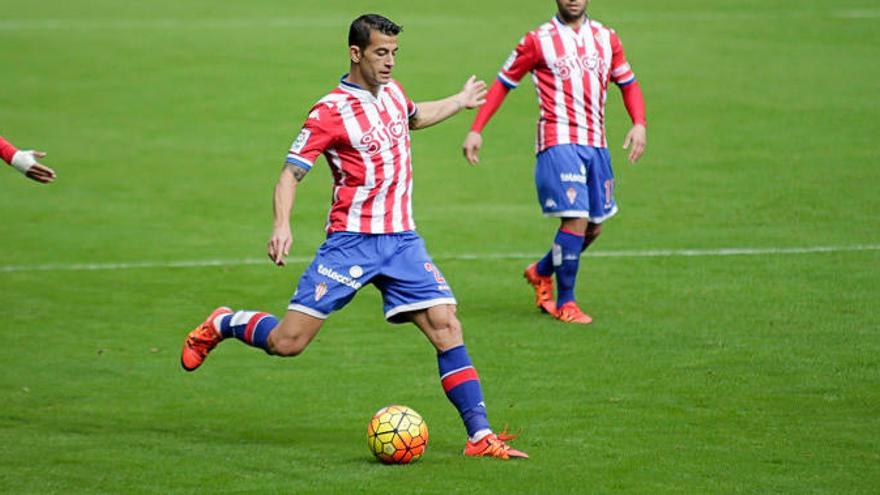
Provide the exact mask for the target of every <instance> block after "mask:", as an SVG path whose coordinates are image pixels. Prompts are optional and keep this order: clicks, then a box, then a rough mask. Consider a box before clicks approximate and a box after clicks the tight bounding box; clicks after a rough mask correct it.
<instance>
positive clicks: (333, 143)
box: [181, 14, 528, 459]
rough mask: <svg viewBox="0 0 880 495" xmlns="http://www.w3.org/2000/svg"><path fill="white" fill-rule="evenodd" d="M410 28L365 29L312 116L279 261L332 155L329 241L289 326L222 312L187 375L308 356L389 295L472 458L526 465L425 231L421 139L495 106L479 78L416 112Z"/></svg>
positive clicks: (301, 289)
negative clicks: (364, 306)
mask: <svg viewBox="0 0 880 495" xmlns="http://www.w3.org/2000/svg"><path fill="white" fill-rule="evenodd" d="M400 31H401V28H400V27H399V26H397V25H396V24H394V23H393V22H391V21H390V20H388V19H387V18H385V17H382V16H379V15H375V14H369V15H364V16H361V17H359V18H357V19H356V20H355V21H354V22H353V23H352V24H351V27H350V29H349V58H350V62H351V65H350V72H349V73H348V74H346V75H345V76H343V77H342V79H341V81H340V83H339V85H338V86H337V87H336V88H335V89H333V90H332V91H330V93H328V94H327V95H326V96H325V97H323V98H321V99H320V100H319V101H318V102H317V103H316V104H315V105H314V106H313V107H312V109H311V111H310V112H309V115H308V117H307V118H306V121H305V124H304V125H303V127H302V130H301V131H300V133H299V134H298V135H297V137H296V139H295V140H294V141H293V144H292V145H291V148H290V152H289V153H288V155H287V160H286V164H285V166H284V168H283V169H282V171H281V176H280V178H279V180H278V184H277V185H276V187H275V224H274V229H273V233H272V237H271V238H270V239H269V245H268V254H269V258H270V259H271V260H272V261H273V262H274V263H276V264H278V265H283V264H284V257H285V256H286V255H287V254H288V252H289V250H290V246H291V243H292V237H291V230H290V213H291V209H292V208H293V203H294V196H295V192H296V189H297V187H298V185H299V183H300V182H302V180H303V179H304V178H305V176H306V174H307V173H308V172H309V170H310V169H311V168H312V166H313V165H314V163H315V160H316V159H317V158H318V156H319V155H321V154H323V155H324V156H325V157H326V159H327V162H328V164H329V165H330V169H331V171H332V174H333V183H334V184H333V201H332V205H331V207H330V214H329V216H328V221H327V239H326V241H325V242H324V243H323V244H322V245H321V247H320V248H318V252H317V253H316V255H315V259H314V260H313V262H312V264H311V265H310V266H309V267H308V269H306V272H305V273H304V274H303V275H302V278H300V281H299V284H298V286H297V289H296V292H295V293H294V294H293V298H292V299H291V300H290V304H289V306H288V307H287V312H286V313H285V315H284V317H283V318H282V319H281V320H280V321H279V320H278V319H277V318H276V317H275V316H273V315H271V314H268V313H264V312H259V311H233V310H231V309H230V308H226V307H221V308H217V309H216V310H214V312H213V313H212V314H211V315H210V316H209V317H208V318H207V319H206V320H205V321H204V322H203V323H202V324H201V325H199V326H198V327H196V329H195V330H193V331H192V332H190V334H189V335H188V336H187V338H186V340H185V342H184V347H183V353H182V356H181V364H182V366H183V368H184V369H186V370H187V371H192V370H194V369H196V368H197V367H199V366H200V365H201V364H202V362H204V360H205V358H206V356H207V354H208V352H210V351H211V350H212V349H213V348H214V347H215V346H216V345H217V344H219V343H220V342H221V341H222V340H223V339H226V338H229V337H233V338H236V339H238V340H241V341H243V342H244V343H246V344H248V345H251V346H254V347H259V348H261V349H263V350H265V351H266V352H267V353H268V354H271V355H276V356H296V355H298V354H300V353H301V352H303V351H304V350H305V348H306V346H308V344H309V342H310V341H311V340H312V339H313V338H314V337H315V335H316V334H317V333H318V330H320V328H321V326H322V324H323V323H324V320H325V319H326V318H327V317H328V316H329V315H330V313H332V312H333V311H337V310H339V309H341V308H342V307H343V306H345V305H346V304H347V303H348V302H349V301H350V300H351V299H352V298H353V297H354V295H355V294H356V293H357V291H358V290H360V289H361V288H362V287H364V286H366V285H369V284H372V285H374V286H375V287H376V288H377V289H379V291H380V292H381V293H382V297H383V300H384V306H385V318H386V319H387V320H388V321H389V322H391V323H404V322H412V323H414V324H415V325H416V326H417V327H418V328H419V329H420V330H421V331H422V332H423V333H424V335H425V336H426V337H427V338H428V340H429V341H430V342H431V344H433V345H434V347H435V348H436V350H437V362H438V365H439V371H440V382H441V385H442V386H443V389H444V391H445V393H446V396H447V397H448V399H449V400H450V402H452V404H453V405H454V406H455V407H456V409H457V410H458V412H459V414H460V416H461V418H462V421H463V422H464V425H465V428H466V430H467V433H468V440H467V442H466V444H465V449H464V454H465V455H468V456H488V457H495V458H501V459H512V458H525V457H528V456H527V455H526V454H525V453H523V452H520V451H518V450H515V449H512V448H511V447H510V446H509V445H508V444H507V443H506V442H508V441H509V440H511V439H512V438H513V436H512V435H508V434H507V432H506V431H504V432H500V433H497V434H496V433H494V432H493V430H492V429H491V427H490V426H489V421H488V419H487V415H486V407H485V404H484V403H483V392H482V388H481V385H480V379H479V376H478V375H477V372H476V370H475V368H474V366H473V364H472V362H471V359H470V357H469V356H468V352H467V349H466V348H465V345H464V340H463V338H462V330H461V324H460V323H459V321H458V319H457V318H456V300H455V297H454V296H453V294H452V291H451V289H450V288H449V284H448V282H447V281H446V279H445V278H444V276H443V274H442V273H441V272H440V269H439V268H438V267H437V265H435V264H434V262H433V261H432V259H431V257H430V256H429V255H428V252H427V250H426V249H425V244H424V242H423V241H422V239H421V237H419V235H418V234H416V232H415V222H414V221H413V214H412V167H411V160H412V154H411V148H410V132H409V131H410V129H413V130H415V129H423V128H425V127H429V126H431V125H434V124H437V123H439V122H442V121H443V120H446V119H448V118H449V117H452V116H453V115H455V114H457V113H458V112H459V111H461V110H462V109H465V108H469V109H471V108H476V107H478V106H480V105H481V104H483V103H484V102H485V95H486V85H485V83H484V82H483V81H477V80H476V78H475V77H473V76H472V77H471V78H470V79H468V80H467V82H466V83H465V85H464V88H463V89H462V91H461V92H459V93H457V94H455V95H452V96H450V97H448V98H445V99H442V100H438V101H430V102H424V103H418V104H416V103H413V102H412V100H410V99H409V97H408V96H407V95H406V93H405V92H404V90H403V87H402V86H401V85H400V84H399V83H398V82H397V81H395V80H394V79H392V78H391V72H392V69H393V68H394V66H395V58H396V55H397V35H398V34H399V33H400Z"/></svg>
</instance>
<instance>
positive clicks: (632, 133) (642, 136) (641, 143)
mask: <svg viewBox="0 0 880 495" xmlns="http://www.w3.org/2000/svg"><path fill="white" fill-rule="evenodd" d="M647 144H648V132H647V130H646V129H645V126H643V125H642V124H636V125H634V126H632V129H630V130H629V132H628V133H626V138H625V139H624V140H623V149H629V147H630V145H632V149H631V150H630V152H629V157H628V158H629V162H630V163H635V162H636V161H638V159H639V158H640V157H641V156H642V154H643V153H644V152H645V146H646V145H647Z"/></svg>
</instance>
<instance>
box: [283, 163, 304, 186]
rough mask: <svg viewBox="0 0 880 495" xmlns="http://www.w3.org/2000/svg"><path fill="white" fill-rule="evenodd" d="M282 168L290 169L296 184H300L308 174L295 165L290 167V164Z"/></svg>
mask: <svg viewBox="0 0 880 495" xmlns="http://www.w3.org/2000/svg"><path fill="white" fill-rule="evenodd" d="M284 166H285V167H286V168H288V169H290V171H291V173H293V178H294V179H296V181H297V182H302V180H303V178H304V177H305V176H306V174H307V173H309V171H308V170H306V169H304V168H302V167H298V166H296V165H292V164H290V163H286V164H284Z"/></svg>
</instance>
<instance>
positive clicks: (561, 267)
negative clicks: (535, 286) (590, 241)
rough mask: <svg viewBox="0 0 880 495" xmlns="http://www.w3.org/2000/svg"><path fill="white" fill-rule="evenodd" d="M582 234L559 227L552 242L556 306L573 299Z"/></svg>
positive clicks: (582, 242) (582, 241) (582, 240)
mask: <svg viewBox="0 0 880 495" xmlns="http://www.w3.org/2000/svg"><path fill="white" fill-rule="evenodd" d="M583 245H584V236H583V235H578V234H575V233H573V232H571V231H568V230H564V229H559V231H558V232H557V233H556V239H555V241H554V243H553V250H552V252H553V267H554V271H555V272H556V289H557V296H556V306H557V307H562V305H563V304H565V303H567V302H569V301H574V285H575V282H576V281H577V272H578V265H579V263H580V258H581V248H582V247H583Z"/></svg>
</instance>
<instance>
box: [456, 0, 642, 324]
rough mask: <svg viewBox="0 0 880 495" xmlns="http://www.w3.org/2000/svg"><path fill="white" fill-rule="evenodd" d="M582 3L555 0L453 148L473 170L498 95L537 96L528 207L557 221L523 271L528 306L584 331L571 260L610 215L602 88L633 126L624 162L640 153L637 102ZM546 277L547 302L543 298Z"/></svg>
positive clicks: (613, 36)
mask: <svg viewBox="0 0 880 495" xmlns="http://www.w3.org/2000/svg"><path fill="white" fill-rule="evenodd" d="M588 3H589V1H588V0H556V5H557V8H558V13H557V15H556V16H555V17H554V18H553V19H551V20H550V21H549V22H547V23H544V24H542V25H541V26H540V27H538V28H537V29H535V30H534V31H531V32H529V33H527V34H526V35H525V36H524V37H523V38H522V40H520V42H519V44H518V45H517V47H516V49H514V51H513V53H512V54H511V55H510V58H508V59H507V62H506V63H505V64H504V66H503V67H502V68H501V72H499V74H498V78H497V80H496V81H495V82H494V83H493V85H492V86H491V87H490V88H489V93H488V94H487V96H486V104H485V105H483V106H482V108H480V110H479V112H478V113H477V115H476V117H475V118H474V122H473V125H472V126H471V131H470V132H469V133H468V135H467V137H466V138H465V141H464V144H463V145H462V148H463V150H462V151H463V153H464V156H465V158H466V159H467V160H468V161H469V162H470V163H471V164H472V165H476V164H477V162H478V161H479V151H480V148H481V147H482V145H483V138H482V135H481V132H482V130H483V128H484V127H485V125H486V123H487V122H488V121H489V119H490V118H491V117H492V115H493V114H494V113H495V111H496V110H498V108H499V107H500V106H501V103H502V102H503V101H504V98H505V96H506V95H507V93H508V92H509V91H510V90H511V89H514V88H516V87H517V85H519V82H520V80H521V79H522V78H523V76H525V75H526V74H527V73H531V74H532V81H533V82H534V84H535V88H536V89H537V92H538V101H539V105H540V117H539V119H538V136H537V146H536V153H537V164H536V165H535V183H536V186H537V193H538V194H537V196H538V202H539V203H540V205H541V208H542V209H543V211H544V215H545V216H548V217H556V218H559V219H560V226H559V231H558V232H557V233H556V236H555V239H554V240H553V243H552V247H551V249H550V250H549V251H548V252H547V254H546V255H545V256H544V257H543V258H541V259H540V260H538V261H537V262H535V263H532V264H531V265H529V266H528V267H527V268H526V271H525V278H526V280H528V282H529V283H530V284H531V285H532V286H533V287H534V289H535V302H536V305H537V306H538V307H539V308H541V309H542V310H543V311H545V312H547V313H550V314H552V315H554V316H555V317H556V318H558V319H559V320H562V321H564V322H569V323H583V324H587V323H590V322H592V318H591V317H590V316H589V315H587V314H585V313H584V312H583V311H582V310H581V309H580V307H579V306H578V304H577V302H576V301H575V296H574V288H575V280H576V278H577V272H578V264H579V261H580V256H581V253H582V252H583V251H584V250H586V249H587V247H589V246H590V244H591V243H592V242H593V241H595V240H596V238H597V237H598V236H599V234H600V233H601V231H602V223H603V222H604V221H605V220H607V219H608V218H610V217H612V216H614V215H615V214H616V213H617V203H616V202H615V200H614V174H613V172H612V170H611V159H610V155H609V154H608V149H607V142H606V137H605V99H606V96H607V89H608V83H609V82H613V83H615V84H616V85H617V86H618V87H619V88H620V91H621V93H622V95H623V101H624V105H625V106H626V109H627V112H629V115H630V118H631V119H632V123H633V126H632V128H631V129H630V131H629V132H628V133H627V135H626V138H625V139H624V142H623V147H624V149H629V161H630V162H632V163H635V162H636V161H637V160H638V159H639V157H640V156H642V153H643V152H644V150H645V143H646V130H645V103H644V99H643V97H642V91H641V89H640V88H639V83H638V82H636V77H635V74H633V71H632V68H630V65H629V63H628V62H627V60H626V56H625V55H624V52H623V45H622V44H621V42H620V37H619V36H618V35H617V33H616V32H615V31H614V30H613V29H611V28H609V27H606V26H603V25H602V24H600V23H599V22H597V21H595V20H592V19H589V18H588V17H587V5H588ZM554 274H555V275H556V287H557V290H558V294H557V299H556V300H554V298H553V275H554Z"/></svg>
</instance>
